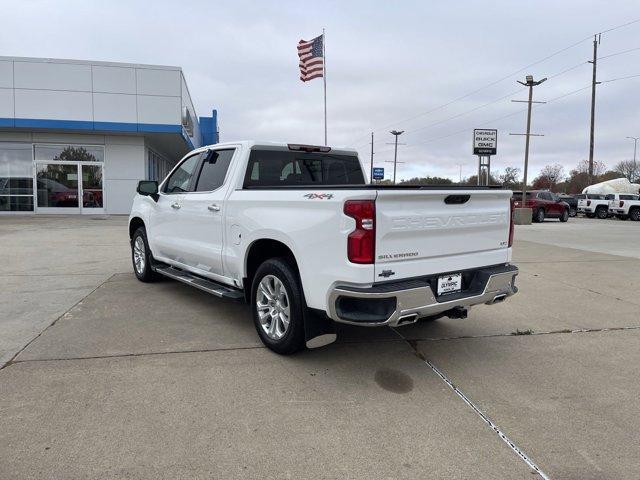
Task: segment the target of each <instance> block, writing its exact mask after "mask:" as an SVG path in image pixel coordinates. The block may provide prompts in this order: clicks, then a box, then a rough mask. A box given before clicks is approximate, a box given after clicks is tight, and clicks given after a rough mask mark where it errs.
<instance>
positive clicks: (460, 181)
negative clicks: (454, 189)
mask: <svg viewBox="0 0 640 480" xmlns="http://www.w3.org/2000/svg"><path fill="white" fill-rule="evenodd" d="M458 167H459V168H460V179H459V180H458V183H462V164H461V163H459V164H458Z"/></svg>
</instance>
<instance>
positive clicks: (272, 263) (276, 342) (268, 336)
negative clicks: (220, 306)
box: [251, 258, 304, 355]
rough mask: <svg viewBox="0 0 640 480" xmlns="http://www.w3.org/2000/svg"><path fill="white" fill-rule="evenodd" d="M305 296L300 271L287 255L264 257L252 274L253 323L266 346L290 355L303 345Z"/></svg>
mask: <svg viewBox="0 0 640 480" xmlns="http://www.w3.org/2000/svg"><path fill="white" fill-rule="evenodd" d="M303 305H304V302H303V298H302V290H301V288H300V281H299V280H298V274H297V272H296V271H295V269H294V268H293V267H292V266H291V264H290V263H289V262H288V261H287V260H286V259H285V258H272V259H269V260H267V261H265V262H264V263H263V264H262V265H260V267H258V271H257V272H256V274H255V276H254V277H253V283H252V285H251V308H252V310H253V323H254V324H255V327H256V330H257V331H258V335H259V336H260V340H262V343H264V344H265V346H266V347H267V348H269V349H270V350H273V351H274V352H276V353H279V354H281V355H289V354H292V353H294V352H297V351H298V350H300V349H302V348H303V347H304V318H303V308H304V307H303Z"/></svg>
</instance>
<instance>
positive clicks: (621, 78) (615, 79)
mask: <svg viewBox="0 0 640 480" xmlns="http://www.w3.org/2000/svg"><path fill="white" fill-rule="evenodd" d="M636 77H640V74H637V75H629V76H628V77H618V78H612V79H611V80H602V81H601V83H610V82H617V81H618V80H626V79H627V78H636Z"/></svg>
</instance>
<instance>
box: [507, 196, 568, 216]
mask: <svg viewBox="0 0 640 480" xmlns="http://www.w3.org/2000/svg"><path fill="white" fill-rule="evenodd" d="M513 200H514V206H515V207H516V208H519V207H529V208H531V210H532V212H533V221H534V222H537V223H540V222H544V219H545V218H559V219H560V221H561V222H566V221H567V220H569V210H570V207H569V204H568V203H567V202H563V201H562V200H561V199H560V197H559V196H558V195H556V194H555V193H553V192H550V191H548V190H532V191H530V192H527V199H526V201H525V204H524V205H523V204H522V192H513Z"/></svg>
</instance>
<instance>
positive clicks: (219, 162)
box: [195, 149, 235, 192]
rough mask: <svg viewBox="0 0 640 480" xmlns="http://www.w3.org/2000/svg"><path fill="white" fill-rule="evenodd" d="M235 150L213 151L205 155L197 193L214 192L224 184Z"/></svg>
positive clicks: (196, 189)
mask: <svg viewBox="0 0 640 480" xmlns="http://www.w3.org/2000/svg"><path fill="white" fill-rule="evenodd" d="M234 152H235V150H233V149H231V150H211V151H209V152H205V153H203V157H204V159H203V161H202V166H201V167H200V173H199V174H198V182H197V184H196V188H195V191H196V192H212V191H214V190H217V189H218V188H220V187H221V186H222V184H223V183H224V179H225V177H226V176H227V170H229V164H230V163H231V158H232V157H233V153H234Z"/></svg>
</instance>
